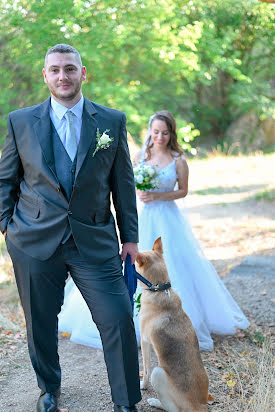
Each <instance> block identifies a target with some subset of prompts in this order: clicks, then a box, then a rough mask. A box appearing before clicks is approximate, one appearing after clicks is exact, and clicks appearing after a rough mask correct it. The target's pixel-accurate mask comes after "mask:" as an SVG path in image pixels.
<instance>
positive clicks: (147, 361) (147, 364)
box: [140, 339, 152, 389]
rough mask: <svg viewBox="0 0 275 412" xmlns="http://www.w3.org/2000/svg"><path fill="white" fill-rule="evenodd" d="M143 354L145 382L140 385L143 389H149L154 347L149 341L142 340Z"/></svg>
mask: <svg viewBox="0 0 275 412" xmlns="http://www.w3.org/2000/svg"><path fill="white" fill-rule="evenodd" d="M141 352H142V359H143V380H142V381H141V383H140V387H141V389H147V388H148V386H149V379H150V374H151V353H152V345H151V343H150V342H149V341H148V340H145V339H142V340H141Z"/></svg>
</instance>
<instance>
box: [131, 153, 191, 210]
mask: <svg viewBox="0 0 275 412" xmlns="http://www.w3.org/2000/svg"><path fill="white" fill-rule="evenodd" d="M176 170H177V175H178V187H179V188H178V190H172V191H171V192H143V191H140V190H139V191H138V195H139V198H140V199H141V200H142V201H143V202H145V203H147V202H153V201H154V200H176V199H180V198H182V197H185V196H186V195H187V193H188V176H189V168H188V164H187V162H186V160H185V159H184V157H182V156H181V157H179V158H177V160H176Z"/></svg>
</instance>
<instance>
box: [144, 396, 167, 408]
mask: <svg viewBox="0 0 275 412" xmlns="http://www.w3.org/2000/svg"><path fill="white" fill-rule="evenodd" d="M147 402H148V403H149V405H150V406H152V407H153V408H158V409H162V410H163V411H166V409H164V407H163V406H162V404H161V402H160V401H159V400H158V399H157V398H148V399H147Z"/></svg>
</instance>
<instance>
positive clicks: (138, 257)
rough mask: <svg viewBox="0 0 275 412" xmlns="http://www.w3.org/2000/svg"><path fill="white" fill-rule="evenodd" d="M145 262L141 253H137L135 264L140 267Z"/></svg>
mask: <svg viewBox="0 0 275 412" xmlns="http://www.w3.org/2000/svg"><path fill="white" fill-rule="evenodd" d="M145 261H146V257H145V256H144V254H143V253H140V252H139V253H138V255H137V257H136V262H137V264H138V265H139V266H142V265H144V263H145Z"/></svg>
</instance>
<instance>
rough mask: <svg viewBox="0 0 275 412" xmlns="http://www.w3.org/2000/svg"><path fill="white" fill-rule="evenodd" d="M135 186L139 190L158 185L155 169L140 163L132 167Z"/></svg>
mask: <svg viewBox="0 0 275 412" xmlns="http://www.w3.org/2000/svg"><path fill="white" fill-rule="evenodd" d="M134 178H135V184H136V188H137V189H139V190H144V191H146V190H152V189H156V188H157V187H158V180H157V170H156V168H155V167H154V166H151V165H146V164H144V163H140V164H139V165H138V166H136V167H134Z"/></svg>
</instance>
